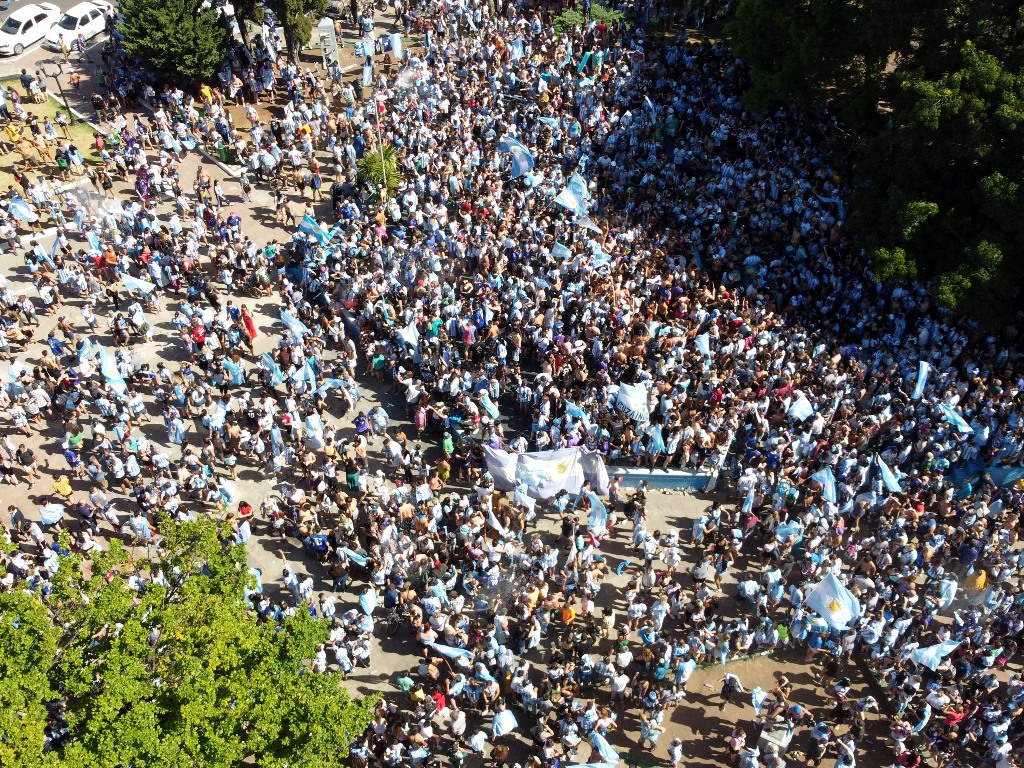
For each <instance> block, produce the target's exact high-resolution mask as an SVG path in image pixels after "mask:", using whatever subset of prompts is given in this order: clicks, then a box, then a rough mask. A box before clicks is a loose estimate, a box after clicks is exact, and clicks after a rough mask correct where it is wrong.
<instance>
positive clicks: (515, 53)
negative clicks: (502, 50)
mask: <svg viewBox="0 0 1024 768" xmlns="http://www.w3.org/2000/svg"><path fill="white" fill-rule="evenodd" d="M508 55H509V58H511V59H512V61H519V60H520V59H521V58H523V56H524V55H526V54H525V51H524V50H523V38H522V36H520V37H517V38H516V39H515V40H513V41H512V42H511V44H510V45H509V47H508Z"/></svg>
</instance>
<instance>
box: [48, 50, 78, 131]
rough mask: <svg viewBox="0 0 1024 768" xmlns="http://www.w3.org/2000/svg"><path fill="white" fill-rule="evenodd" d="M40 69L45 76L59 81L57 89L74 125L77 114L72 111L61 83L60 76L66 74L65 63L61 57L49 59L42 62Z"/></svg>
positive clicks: (69, 120) (69, 119)
mask: <svg viewBox="0 0 1024 768" xmlns="http://www.w3.org/2000/svg"><path fill="white" fill-rule="evenodd" d="M54 67H56V70H54ZM39 71H40V72H42V73H43V76H44V77H52V78H53V79H54V81H55V82H56V83H57V90H58V91H59V92H60V98H61V101H63V102H64V109H66V110H67V113H68V122H70V123H71V124H72V125H74V123H75V115H74V113H73V112H72V111H71V106H70V105H69V104H68V97H67V94H66V93H64V86H63V85H61V82H60V76H61V75H63V74H64V64H63V63H62V62H61V61H60V60H59V59H47V60H46V61H43V62H40V64H39Z"/></svg>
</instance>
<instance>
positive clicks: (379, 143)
mask: <svg viewBox="0 0 1024 768" xmlns="http://www.w3.org/2000/svg"><path fill="white" fill-rule="evenodd" d="M373 108H374V110H376V112H377V114H376V118H377V119H376V120H375V121H374V124H375V125H376V126H377V149H378V150H379V151H380V172H381V174H382V175H383V176H384V191H383V192H382V193H381V199H380V201H381V203H383V202H384V198H385V197H386V196H387V193H388V169H387V168H386V167H385V166H384V140H383V139H382V138H381V134H380V102H378V101H377V87H376V86H374V89H373Z"/></svg>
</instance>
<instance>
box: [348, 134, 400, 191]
mask: <svg viewBox="0 0 1024 768" xmlns="http://www.w3.org/2000/svg"><path fill="white" fill-rule="evenodd" d="M356 166H357V167H358V168H359V178H360V180H361V181H363V182H364V183H366V184H368V185H369V186H370V187H371V188H373V189H374V190H375V191H376V192H378V193H379V192H380V190H381V189H384V188H385V187H386V188H387V193H388V195H389V196H390V195H394V194H395V192H397V191H398V185H399V184H400V183H401V182H402V168H401V166H400V165H399V163H398V149H397V148H396V147H395V145H394V144H389V143H384V144H383V145H381V146H380V147H379V148H376V149H372V150H369V151H367V152H366V154H364V155H363V156H362V157H361V158H360V159H359V161H358V162H357V163H356Z"/></svg>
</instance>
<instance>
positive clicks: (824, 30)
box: [728, 0, 1024, 322]
mask: <svg viewBox="0 0 1024 768" xmlns="http://www.w3.org/2000/svg"><path fill="white" fill-rule="evenodd" d="M728 34H729V35H730V36H731V37H732V39H733V43H734V46H735V50H736V52H737V54H738V55H739V56H740V57H741V58H743V59H744V60H745V61H746V62H747V63H748V64H749V65H750V66H751V69H752V88H751V91H750V93H749V94H748V96H747V103H748V105H749V106H751V107H752V108H754V109H761V108H767V107H771V106H773V105H775V104H778V103H783V102H784V103H789V102H796V103H797V104H799V105H801V106H802V107H804V108H805V109H806V110H808V111H817V110H820V109H822V108H823V107H826V106H828V107H830V108H832V109H834V110H835V111H836V113H837V114H839V115H840V116H841V117H842V118H843V120H844V123H845V124H846V126H847V127H848V128H850V129H851V130H852V131H853V139H852V140H851V142H850V145H849V146H847V147H844V148H842V149H843V151H846V152H848V157H847V160H848V161H849V163H848V165H849V167H851V168H852V169H853V172H854V174H853V179H852V183H853V186H854V195H853V201H852V202H853V210H854V216H853V218H852V220H851V226H852V230H853V234H854V236H856V237H859V238H860V239H861V240H862V244H863V245H864V246H865V247H866V248H867V251H868V253H869V254H870V255H871V257H872V258H873V260H874V262H875V265H876V269H877V271H878V274H879V276H880V277H882V278H897V279H898V278H906V277H914V276H916V277H919V278H921V279H924V280H926V281H930V284H931V286H932V290H933V293H934V295H935V296H936V298H938V299H939V301H940V302H942V303H943V304H945V305H946V306H950V307H960V308H963V309H967V310H969V311H972V312H974V313H976V314H977V315H978V316H979V317H981V318H982V319H984V320H989V321H990V322H997V321H998V320H999V319H1000V318H999V317H998V314H999V313H998V311H997V310H998V309H999V308H1000V307H1001V308H1003V309H1007V308H1009V305H1010V304H1011V303H1012V301H1011V296H1012V294H1013V293H1014V292H1015V291H1017V290H1019V288H1020V287H1021V285H1022V282H1024V280H1022V278H1024V225H1022V224H1021V223H1020V221H1019V219H1018V218H1017V217H1016V216H1014V215H1013V214H1014V212H1015V211H1016V210H1018V209H1019V205H1020V203H1021V202H1024V197H1022V194H1021V185H1022V184H1024V160H1022V151H1021V148H1022V147H1024V120H1022V117H1024V70H1022V65H1024V46H1022V45H1021V43H1022V42H1024V8H1022V7H1021V5H1020V4H1019V3H1016V2H1008V0H980V1H979V2H968V1H967V0H939V1H938V2H933V1H932V0H907V2H903V3H898V4H895V5H893V4H892V3H889V2H883V0H857V1H856V2H855V1H854V0H771V1H770V2H769V0H740V3H739V6H738V8H737V15H736V20H735V21H734V22H733V23H732V24H730V25H729V27H728ZM993 299H995V301H993Z"/></svg>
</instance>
